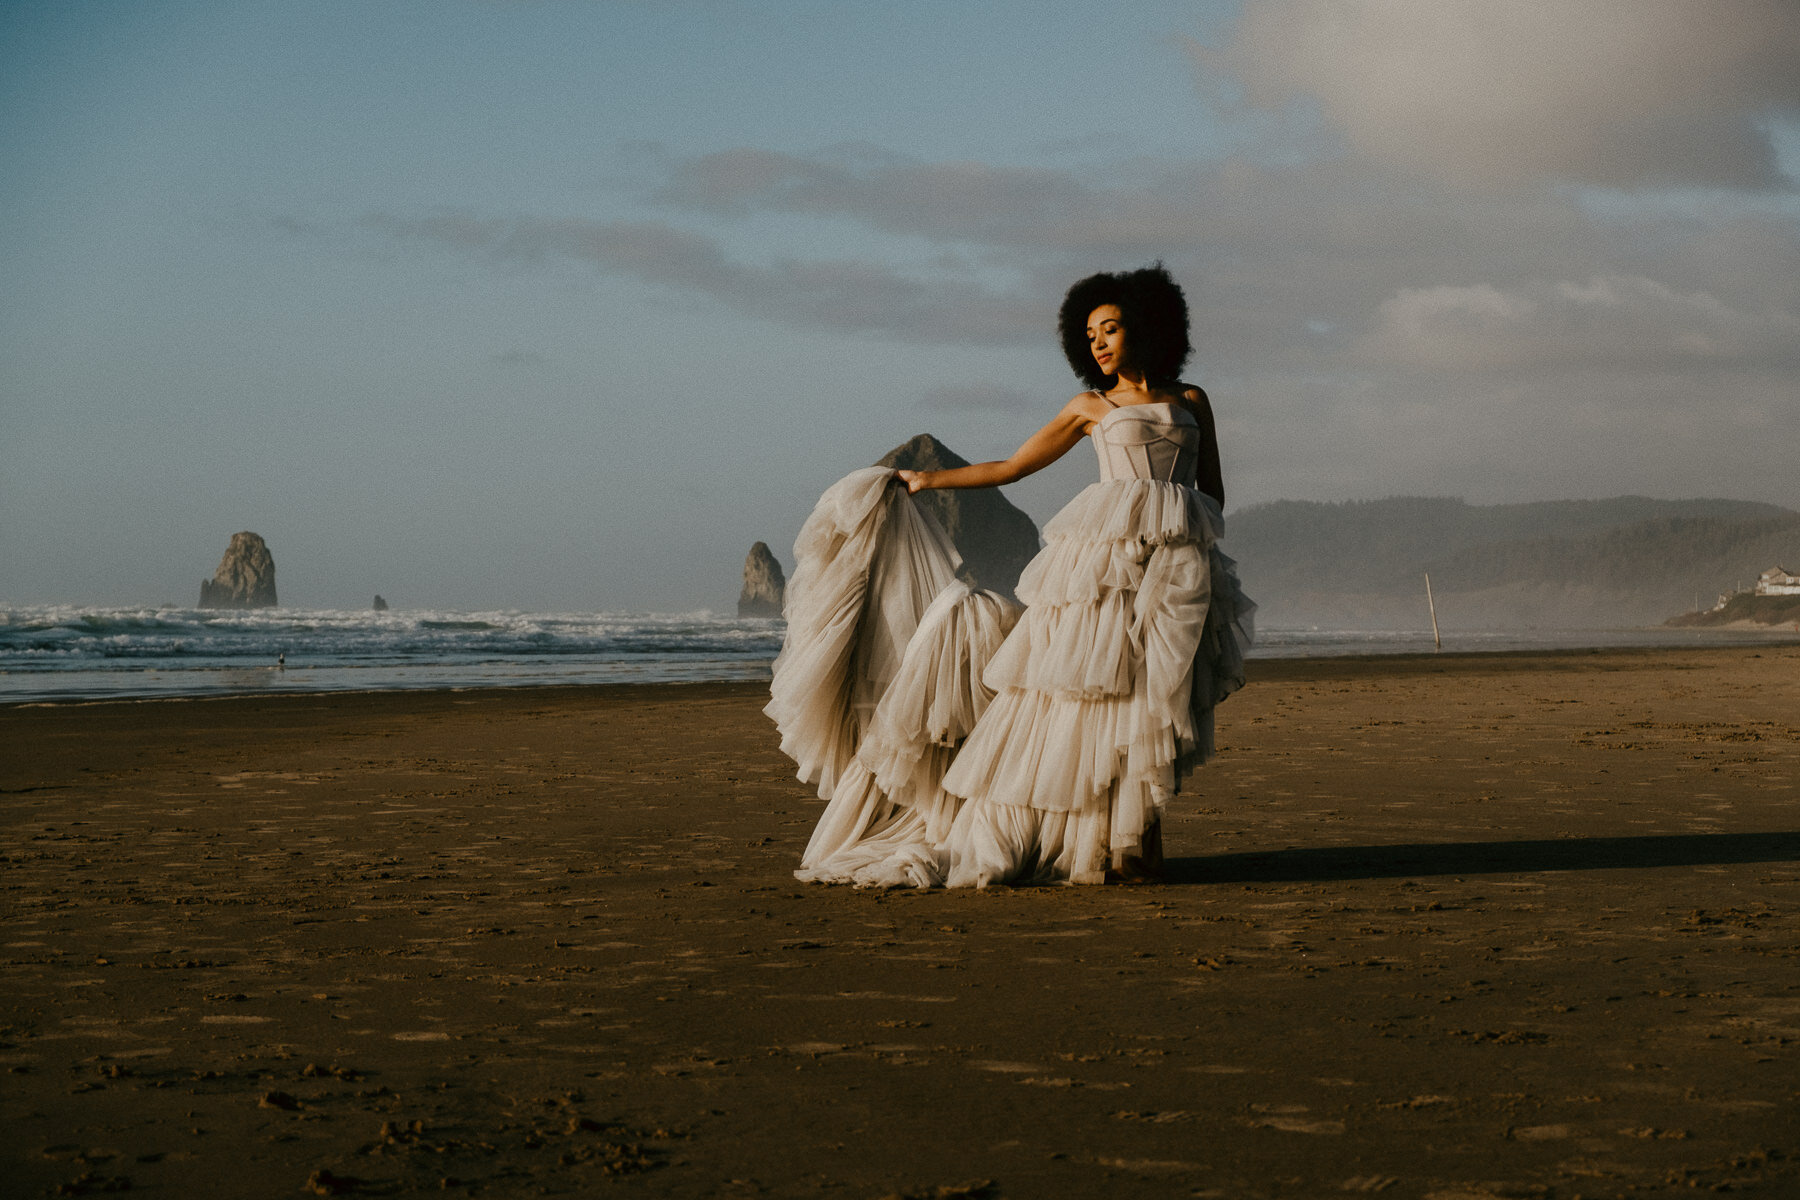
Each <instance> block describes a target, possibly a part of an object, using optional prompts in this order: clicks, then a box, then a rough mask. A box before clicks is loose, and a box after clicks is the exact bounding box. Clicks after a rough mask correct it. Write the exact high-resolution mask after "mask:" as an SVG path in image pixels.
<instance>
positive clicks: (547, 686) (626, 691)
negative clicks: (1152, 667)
mask: <svg viewBox="0 0 1800 1200" xmlns="http://www.w3.org/2000/svg"><path fill="white" fill-rule="evenodd" d="M1708 632H1714V631H1711V630H1709V631H1708ZM1717 632H1722V633H1725V634H1728V635H1729V634H1733V633H1746V634H1751V635H1753V636H1752V638H1748V639H1746V640H1743V641H1741V642H1734V643H1729V644H1717V645H1691V644H1690V645H1678V646H1664V645H1624V646H1588V647H1581V646H1558V647H1548V648H1528V649H1519V648H1506V649H1495V650H1445V651H1430V650H1424V651H1419V650H1401V651H1392V652H1387V653H1372V654H1355V653H1351V654H1315V655H1302V654H1282V655H1276V656H1254V655H1253V656H1251V657H1250V658H1248V659H1247V660H1246V661H1247V662H1248V664H1249V668H1250V670H1251V672H1252V677H1253V678H1254V677H1255V676H1257V675H1264V674H1268V673H1269V672H1271V671H1273V674H1271V675H1270V676H1269V677H1271V678H1286V677H1288V672H1289V670H1290V669H1293V670H1304V669H1306V667H1308V666H1309V665H1317V664H1326V663H1362V664H1371V665H1373V664H1382V663H1405V662H1412V661H1421V662H1435V663H1460V664H1478V663H1480V662H1484V661H1490V660H1498V659H1527V660H1529V659H1537V658H1544V659H1557V658H1574V657H1586V656H1593V655H1619V656H1631V655H1651V656H1655V655H1670V654H1713V653H1720V654H1734V653H1746V652H1751V653H1755V652H1761V651H1763V650H1768V649H1777V650H1779V649H1782V648H1786V647H1800V633H1794V632H1789V631H1786V630H1780V629H1775V630H1770V629H1766V628H1762V627H1758V628H1756V629H1742V630H1738V629H1721V630H1718V631H1717ZM1278 665H1279V667H1280V669H1279V670H1277V669H1276V668H1277V666H1278ZM295 669H296V670H301V669H305V668H295ZM708 687H734V688H748V689H761V690H762V691H764V692H766V691H767V690H768V681H767V680H766V679H764V680H754V679H748V680H746V679H695V680H645V681H642V682H609V683H522V684H472V685H471V684H461V685H457V684H451V685H438V684H427V685H423V686H416V687H413V686H408V687H386V688H383V687H367V688H295V689H293V690H288V691H283V690H277V689H256V690H242V691H207V692H186V693H176V694H145V695H122V696H115V695H83V696H70V697H50V698H44V699H35V700H0V712H4V711H8V710H11V709H21V708H40V707H93V706H97V705H107V704H151V703H191V702H201V701H246V700H282V699H297V698H314V699H316V698H320V697H332V696H336V697H351V696H409V695H412V696H439V695H488V694H543V693H552V694H560V693H567V694H570V695H579V694H588V693H592V694H611V693H613V692H618V693H619V694H622V695H632V694H641V692H640V689H658V688H708Z"/></svg>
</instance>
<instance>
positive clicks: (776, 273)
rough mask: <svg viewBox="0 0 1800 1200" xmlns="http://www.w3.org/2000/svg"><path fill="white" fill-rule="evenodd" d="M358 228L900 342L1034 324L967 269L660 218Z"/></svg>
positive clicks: (376, 218) (391, 221)
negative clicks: (762, 253) (734, 237)
mask: <svg viewBox="0 0 1800 1200" xmlns="http://www.w3.org/2000/svg"><path fill="white" fill-rule="evenodd" d="M360 224H361V226H362V227H363V228H364V229H367V230H369V231H372V232H375V233H378V234H380V235H382V236H385V237H388V238H391V239H394V240H398V241H424V242H433V243H437V244H439V245H442V246H446V247H449V248H451V249H455V250H459V251H463V252H466V253H477V254H483V255H489V256H492V257H494V258H496V259H501V260H511V261H518V262H526V263H549V262H557V261H565V262H575V263H580V264H583V265H586V266H588V267H591V268H593V269H595V270H597V271H600V272H602V273H605V274H608V275H618V276H624V277H626V278H630V279H636V280H638V281H640V282H643V283H646V284H650V285H653V286H657V287H666V288H669V289H672V290H675V291H685V292H690V293H698V294H700V295H703V296H707V297H709V298H711V299H713V300H715V301H718V302H720V303H722V304H725V305H726V306H728V307H730V308H732V309H734V310H736V311H738V312H741V313H743V314H745V315H748V316H752V317H757V318H761V319H766V320H776V321H785V322H789V323H793V324H803V325H809V326H816V327H822V328H827V329H833V330H837V331H840V332H848V333H858V334H871V335H876V336H883V337H888V338H893V339H896V340H899V341H912V342H926V343H946V342H953V343H965V344H973V345H1004V344H1008V343H1015V342H1020V341H1028V340H1031V339H1032V338H1034V337H1036V336H1037V335H1038V334H1039V332H1040V331H1039V330H1038V328H1037V323H1036V321H1035V319H1034V318H1035V317H1036V315H1037V313H1036V309H1035V307H1034V306H1033V304H1032V303H1031V302H1030V301H1028V300H1026V299H1023V298H1021V297H1018V296H1015V295H1009V294H1006V293H1002V292H999V291H996V290H994V289H992V288H990V287H985V286H982V285H980V284H977V283H971V282H969V281H967V280H966V279H944V278H937V279H921V278H918V277H916V276H914V275H911V274H908V273H907V272H905V271H902V270H900V269H898V268H896V267H893V266H889V265H886V264H883V263H875V262H858V261H854V260H812V261H802V260H798V259H791V258H784V259H778V260H776V261H774V262H771V263H763V264H759V263H750V262H745V261H742V260H740V259H737V258H734V257H732V256H731V255H730V254H728V253H727V252H726V251H725V249H724V248H723V247H722V246H721V245H720V244H719V243H718V242H717V241H715V240H714V239H712V238H710V237H708V236H706V235H705V234H701V233H697V232H695V231H692V230H687V229H681V228H677V227H676V226H673V225H669V224H666V223H663V222H658V221H597V220H590V219H584V218H575V217H566V218H539V217H482V216H477V215H473V214H469V213H436V214H428V215H423V216H405V215H399V214H393V213H373V214H370V215H368V216H365V217H364V218H363V219H362V220H361V222H360Z"/></svg>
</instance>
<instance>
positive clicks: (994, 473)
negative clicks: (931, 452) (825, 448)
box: [897, 392, 1107, 492]
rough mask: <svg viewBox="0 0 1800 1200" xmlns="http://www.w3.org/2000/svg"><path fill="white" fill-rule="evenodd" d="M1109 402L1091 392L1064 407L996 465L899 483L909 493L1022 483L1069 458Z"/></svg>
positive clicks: (905, 475) (907, 477)
mask: <svg viewBox="0 0 1800 1200" xmlns="http://www.w3.org/2000/svg"><path fill="white" fill-rule="evenodd" d="M1106 407H1107V405H1106V402H1105V401H1103V400H1101V399H1099V398H1098V397H1097V396H1095V395H1094V394H1093V393H1092V392H1084V393H1083V394H1081V395H1079V396H1077V397H1075V398H1074V399H1073V400H1071V401H1069V402H1068V403H1067V404H1065V405H1063V410H1062V411H1061V412H1059V413H1057V414H1056V416H1055V417H1053V418H1051V420H1050V423H1049V424H1047V425H1045V426H1044V427H1043V428H1042V429H1040V430H1038V431H1037V432H1036V433H1034V434H1032V435H1031V436H1030V437H1028V438H1026V439H1025V444H1024V445H1022V446H1020V447H1019V448H1018V449H1017V450H1014V451H1013V452H1012V454H1011V455H1010V456H1009V457H1007V458H1004V459H1000V460H998V461H996V462H981V463H970V464H969V465H968V466H966V467H952V468H950V469H949V470H947V471H899V472H897V475H898V477H899V479H900V482H902V483H904V484H905V485H906V490H907V491H909V492H919V491H924V490H925V489H926V488H978V487H999V486H1000V485H1001V484H1005V483H1012V482H1013V481H1014V480H1018V479H1023V478H1025V476H1027V475H1030V474H1031V473H1032V472H1034V471H1041V470H1043V469H1044V468H1045V467H1047V466H1049V465H1050V464H1051V463H1053V462H1055V461H1056V460H1057V459H1059V458H1061V457H1062V456H1063V455H1065V454H1067V453H1068V452H1069V451H1070V450H1071V449H1072V448H1074V446H1075V444H1076V443H1077V442H1079V441H1081V439H1082V438H1084V437H1086V436H1087V432H1088V430H1090V429H1092V428H1093V426H1094V422H1095V421H1096V420H1097V419H1098V418H1099V417H1100V416H1102V415H1104V412H1096V411H1095V409H1096V408H1098V409H1101V410H1104V409H1105V408H1106Z"/></svg>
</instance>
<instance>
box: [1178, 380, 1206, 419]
mask: <svg viewBox="0 0 1800 1200" xmlns="http://www.w3.org/2000/svg"><path fill="white" fill-rule="evenodd" d="M1175 394H1176V395H1177V396H1179V397H1180V398H1181V402H1182V404H1184V405H1185V406H1186V407H1187V410H1188V411H1189V412H1191V413H1193V414H1194V416H1195V417H1196V418H1202V419H1204V420H1207V421H1210V420H1212V400H1211V399H1209V398H1208V397H1207V394H1206V389H1205V388H1202V387H1200V386H1199V385H1197V384H1192V383H1178V384H1176V385H1175Z"/></svg>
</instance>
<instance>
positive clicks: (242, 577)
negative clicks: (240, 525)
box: [200, 532, 275, 608]
mask: <svg viewBox="0 0 1800 1200" xmlns="http://www.w3.org/2000/svg"><path fill="white" fill-rule="evenodd" d="M200 607H201V608H273V607H275V559H274V557H273V556H272V555H271V554H270V553H269V545H268V543H267V542H265V541H263V540H262V537H261V536H260V535H259V534H254V533H249V532H244V533H234V534H232V535H231V545H230V546H228V547H226V549H225V557H224V558H222V559H220V560H219V569H218V570H217V571H214V572H213V577H212V578H211V579H207V580H203V581H202V582H201V584H200Z"/></svg>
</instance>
